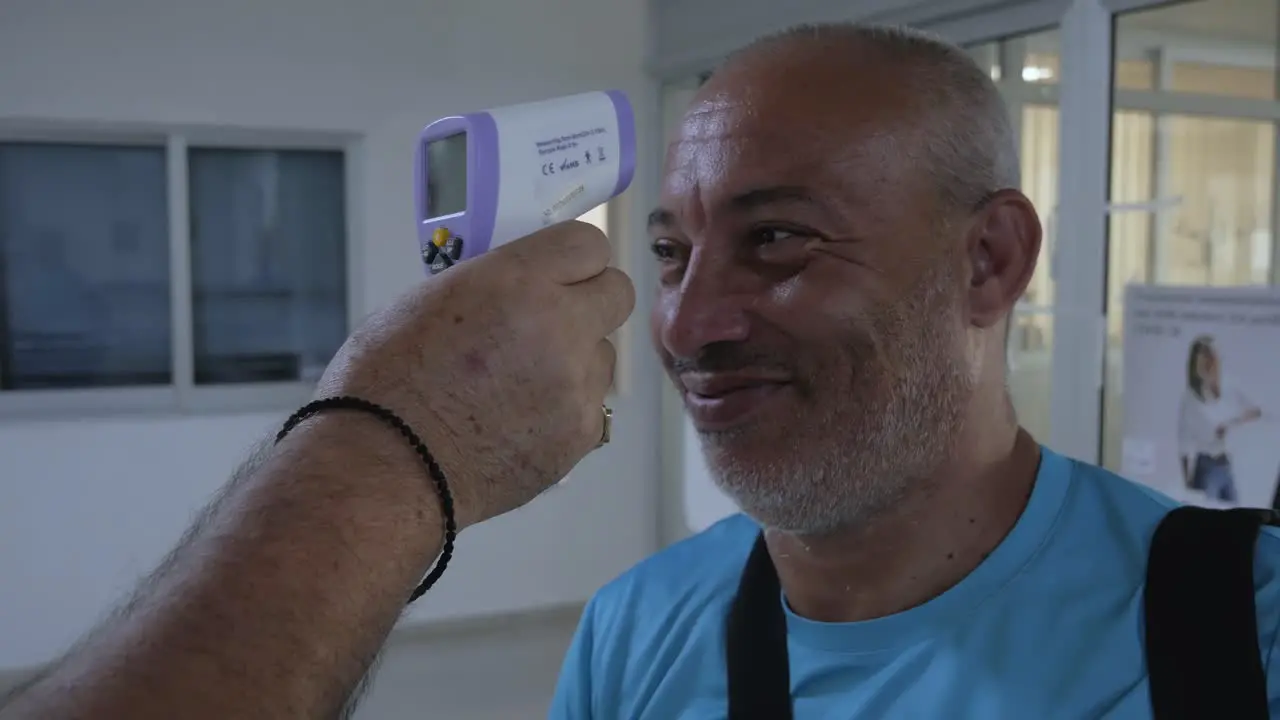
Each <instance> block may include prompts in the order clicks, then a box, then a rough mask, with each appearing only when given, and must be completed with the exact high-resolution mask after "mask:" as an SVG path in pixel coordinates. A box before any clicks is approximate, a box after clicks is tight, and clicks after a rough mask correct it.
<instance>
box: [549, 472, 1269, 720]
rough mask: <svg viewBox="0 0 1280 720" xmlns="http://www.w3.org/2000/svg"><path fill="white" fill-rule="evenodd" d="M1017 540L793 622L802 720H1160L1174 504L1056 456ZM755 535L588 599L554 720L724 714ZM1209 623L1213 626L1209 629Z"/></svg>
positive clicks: (734, 535)
mask: <svg viewBox="0 0 1280 720" xmlns="http://www.w3.org/2000/svg"><path fill="white" fill-rule="evenodd" d="M1042 452H1043V456H1042V460H1041V464H1040V470H1039V473H1038V474H1037V476H1036V483H1035V488H1034V490H1033V491H1032V493H1031V498H1030V500H1029V501H1028V504H1027V507H1026V510H1025V511H1024V512H1023V514H1022V517H1021V518H1020V519H1019V520H1018V522H1017V524H1016V525H1015V526H1014V528H1013V530H1012V531H1011V532H1010V533H1009V535H1008V537H1006V538H1005V540H1004V541H1003V542H1002V543H1001V544H1000V545H999V546H998V547H997V548H996V549H995V550H994V551H993V552H992V553H991V555H990V556H988V557H987V559H986V560H985V561H983V562H982V564H981V565H979V566H978V567H977V568H976V569H974V571H973V572H972V573H970V574H969V576H968V577H966V578H965V579H964V580H963V581H961V582H960V583H959V584H958V585H956V586H955V587H953V588H951V589H950V590H948V591H947V592H945V593H943V594H942V595H940V596H938V597H937V598H935V599H933V600H931V601H929V602H927V603H925V604H923V605H920V606H918V607H915V608H913V609H911V610H907V611H906V612H902V613H898V614H896V615H891V616H889V617H884V618H880V619H876V620H870V621H866V622H857V623H819V622H813V621H810V620H805V619H803V618H800V617H797V616H796V615H794V614H792V613H791V612H790V611H789V610H788V613H787V626H788V647H789V650H790V656H791V682H792V692H793V696H794V698H795V700H794V702H795V717H796V719H797V720H811V719H812V720H817V719H819V718H821V719H823V720H826V719H828V718H830V719H832V720H835V719H839V720H850V719H859V720H860V719H862V718H868V719H869V718H876V719H880V718H911V719H919V718H947V720H970V719H972V720H979V719H980V720H1001V719H1004V718H1008V719H1009V720H1027V719H1028V718H1036V719H1037V720H1050V719H1055V718H1069V719H1071V720H1077V719H1079V718H1116V719H1120V720H1128V719H1130V718H1150V717H1151V709H1150V699H1149V696H1148V689H1147V670H1146V664H1145V661H1144V659H1143V645H1142V634H1141V633H1142V590H1143V581H1144V576H1145V572H1146V565H1147V549H1148V546H1149V543H1150V541H1151V536H1152V533H1153V532H1154V531H1155V527H1156V525H1157V523H1159V521H1160V519H1161V518H1162V517H1163V516H1164V515H1165V513H1167V512H1168V511H1169V510H1170V509H1171V508H1173V507H1174V506H1175V503H1174V501H1172V500H1170V499H1168V498H1166V497H1164V496H1162V495H1160V494H1158V493H1156V492H1154V491H1151V490H1149V489H1147V488H1146V487H1144V486H1141V485H1138V484H1135V483H1132V482H1129V481H1127V480H1124V479H1122V478H1120V477H1117V476H1116V475H1113V474H1112V473H1109V472H1107V471H1106V470H1103V469H1101V468H1097V467H1094V466H1091V465H1086V464H1083V463H1079V462H1076V461H1073V460H1069V459H1067V458H1065V457H1063V456H1061V455H1057V454H1055V453H1053V452H1050V451H1048V450H1042ZM758 531H759V528H758V527H757V526H756V524H755V523H754V522H752V521H751V520H750V519H748V518H746V517H744V516H741V515H738V516H734V517H731V518H728V519H726V520H723V521H721V522H719V523H718V524H716V525H715V526H713V527H711V528H710V529H708V530H706V531H705V532H703V533H700V534H699V535H697V536H695V537H692V538H690V539H688V540H685V541H684V542H681V543H678V544H676V545H673V546H672V547H670V548H668V549H666V550H664V551H663V552H660V553H658V554H657V555H655V556H653V557H651V558H649V559H648V560H646V561H644V562H642V563H641V564H640V565H638V566H636V567H635V568H633V569H632V570H630V571H628V572H627V573H626V574H624V575H623V576H622V577H620V578H618V579H617V580H615V581H613V582H612V583H610V584H609V585H607V586H606V587H604V588H603V589H602V590H600V592H599V593H597V594H596V596H595V597H594V598H593V599H592V600H591V602H590V603H589V604H588V606H587V608H586V610H585V612H584V614H583V617H582V621H581V624H580V626H579V628H578V632H577V635H576V637H575V639H574V641H573V645H572V647H571V648H570V650H569V654H568V656H567V657H566V659H565V663H564V669H563V672H562V674H561V678H560V683H559V687H558V688H557V690H556V696H555V700H554V701H553V704H552V708H551V717H552V718H555V719H556V720H587V719H588V718H590V719H591V720H701V719H704V718H724V717H725V713H726V709H727V700H726V679H725V664H724V657H723V654H724V624H725V615H726V613H727V612H728V607H729V604H730V602H731V600H732V598H733V595H734V593H735V592H736V590H737V585H738V581H739V577H740V574H741V571H742V567H743V564H744V563H745V562H746V558H747V555H748V553H749V552H750V550H751V547H752V544H753V542H754V541H755V538H756V535H757V533H758ZM1278 570H1280V532H1277V531H1276V530H1275V529H1274V528H1267V529H1265V530H1264V531H1263V536H1262V538H1261V539H1260V540H1259V543H1258V550H1257V561H1256V563H1255V582H1256V585H1257V588H1258V591H1257V605H1258V628H1259V644H1260V647H1261V651H1262V653H1263V659H1264V661H1265V662H1266V665H1267V676H1268V685H1269V687H1270V695H1271V714H1272V717H1280V657H1277V658H1275V662H1272V655H1275V653H1274V651H1273V648H1274V646H1275V644H1276V629H1277V627H1276V626H1277V622H1280V573H1278V572H1277V571H1278ZM1214 621H1215V618H1205V622H1214Z"/></svg>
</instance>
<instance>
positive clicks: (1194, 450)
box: [1178, 335, 1262, 504]
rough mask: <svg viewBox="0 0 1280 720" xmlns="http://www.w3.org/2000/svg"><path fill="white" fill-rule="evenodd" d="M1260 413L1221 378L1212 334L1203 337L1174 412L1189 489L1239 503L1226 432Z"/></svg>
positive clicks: (1191, 359) (1196, 343)
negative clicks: (1185, 387)
mask: <svg viewBox="0 0 1280 720" xmlns="http://www.w3.org/2000/svg"><path fill="white" fill-rule="evenodd" d="M1260 417H1262V411H1261V410H1260V409H1259V408H1258V406H1257V405H1255V404H1253V403H1251V402H1249V400H1248V399H1246V398H1245V396H1244V395H1243V394H1242V393H1241V392H1240V391H1238V390H1236V389H1234V388H1233V387H1231V385H1230V384H1226V385H1224V383H1223V382H1222V362H1221V358H1220V357H1219V355H1218V351H1217V349H1216V348H1214V346H1213V338H1212V337H1211V336H1208V335H1201V336H1200V337H1197V338H1196V339H1195V340H1193V341H1192V343H1191V350H1190V352H1189V353H1188V356H1187V390H1186V393H1185V394H1184V395H1183V397H1182V406H1181V408H1180V409H1179V411H1178V447H1179V449H1180V454H1181V455H1182V474H1183V479H1184V480H1185V482H1186V484H1187V488H1189V489H1191V490H1195V491H1198V492H1202V493H1204V494H1205V495H1207V496H1208V497H1209V498H1211V499H1213V500H1219V501H1222V502H1226V503H1231V504H1235V503H1237V502H1238V499H1237V498H1238V493H1237V489H1236V479H1235V473H1234V472H1233V471H1232V467H1231V458H1230V457H1228V455H1227V444H1226V439H1227V433H1228V432H1229V431H1230V430H1231V429H1233V428H1235V427H1238V426H1240V425H1243V424H1245V423H1249V422H1253V421H1254V420H1257V419H1258V418H1260Z"/></svg>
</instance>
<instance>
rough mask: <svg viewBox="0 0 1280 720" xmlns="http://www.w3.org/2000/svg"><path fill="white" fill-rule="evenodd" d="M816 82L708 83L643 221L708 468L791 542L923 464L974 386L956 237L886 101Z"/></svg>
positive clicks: (842, 522) (892, 92)
mask: <svg viewBox="0 0 1280 720" xmlns="http://www.w3.org/2000/svg"><path fill="white" fill-rule="evenodd" d="M821 72H822V71H821V70H820V69H816V70H815V73H816V74H815V75H808V76H806V77H804V78H802V79H801V81H799V82H798V81H797V80H796V78H795V77H790V78H784V77H781V76H771V75H770V73H769V71H768V70H767V69H761V68H755V69H752V70H741V71H738V72H725V73H722V74H721V75H719V76H717V78H714V79H713V80H712V81H711V82H710V83H709V84H708V85H707V86H706V87H705V88H704V89H703V92H702V93H701V94H700V97H699V99H698V100H697V101H695V104H694V105H693V107H692V108H691V109H690V110H689V112H688V113H687V115H686V116H685V118H684V122H683V125H682V127H681V130H680V134H679V137H678V139H677V140H676V141H675V142H674V143H673V144H672V145H671V146H670V147H669V148H668V155H667V163H666V173H665V177H664V182H663V192H662V199H661V203H660V207H659V209H658V210H656V211H655V212H654V213H653V215H652V216H651V222H650V229H651V235H652V239H653V246H654V253H655V255H656V256H657V261H658V263H659V266H660V271H659V273H660V285H659V289H658V297H657V301H656V303H655V305H654V311H653V316H652V331H653V338H654V343H655V345H656V347H657V349H658V352H659V354H660V356H661V358H662V360H663V362H664V365H665V366H666V368H667V371H668V373H669V374H670V376H671V378H672V380H673V381H674V382H675V384H676V387H677V388H678V389H679V390H680V391H681V392H682V395H683V398H684V403H685V407H686V408H687V410H688V412H689V415H690V416H691V418H692V420H693V422H694V424H695V426H696V427H697V429H698V431H699V434H700V436H701V438H702V444H703V448H704V451H705V453H706V456H707V460H708V463H709V465H710V467H711V469H712V472H713V474H714V476H715V477H716V479H717V482H718V484H719V485H720V486H721V488H723V489H724V490H725V491H726V492H728V494H729V495H730V496H731V497H733V498H734V500H735V501H737V503H738V504H739V506H740V507H742V508H743V509H744V510H745V511H746V512H747V513H748V514H750V515H752V516H753V517H755V518H756V519H757V520H758V521H760V522H762V523H763V524H765V525H767V526H770V527H775V528H778V529H782V530H788V531H793V532H802V533H823V532H830V531H832V530H835V529H838V528H841V527H846V526H849V525H851V524H857V523H858V522H860V521H862V520H864V519H866V518H867V517H869V516H871V515H873V514H875V513H877V512H878V511H881V510H883V509H885V508H887V507H889V506H891V505H892V504H893V503H894V502H895V501H896V500H897V499H898V498H899V497H901V496H902V494H903V493H904V492H905V491H906V490H907V489H909V487H910V486H911V484H912V482H913V481H914V480H916V479H918V478H922V477H924V476H926V475H927V474H929V473H931V472H933V471H934V470H936V468H937V466H938V465H939V464H940V463H941V462H942V461H943V460H944V458H945V457H946V453H947V451H948V450H949V448H950V445H951V443H952V441H953V438H954V437H955V435H956V432H957V429H958V426H959V423H960V414H961V407H962V406H963V404H964V403H965V401H966V399H967V397H968V394H969V393H970V392H971V387H972V384H973V381H972V380H971V379H970V373H969V370H968V365H967V364H966V357H967V355H966V348H967V345H966V335H965V328H964V322H963V320H964V315H965V313H964V309H963V307H962V306H961V302H962V301H963V297H964V295H963V294H962V287H961V286H962V284H963V283H964V281H963V280H962V279H961V278H962V277H964V276H965V273H964V270H963V265H962V262H963V261H964V252H963V248H962V243H961V240H960V238H959V236H958V234H957V233H958V232H959V230H958V229H953V230H948V227H949V225H948V224H947V223H946V222H945V220H946V215H945V213H947V212H949V211H948V210H947V209H945V208H944V207H943V205H942V201H941V199H940V196H939V194H938V193H937V191H936V185H935V184H934V181H933V180H931V179H930V176H929V175H928V174H927V172H923V171H921V169H920V168H919V167H913V164H917V163H918V162H919V158H920V157H921V156H920V155H919V153H918V152H917V148H914V147H912V146H911V143H912V140H911V139H910V138H909V137H908V136H907V135H908V134H907V133H905V132H900V130H899V128H900V127H902V126H903V123H904V120H905V118H904V111H903V110H902V107H903V106H902V104H901V101H900V98H899V97H898V96H897V93H898V92H899V91H898V90H897V89H896V88H895V86H894V85H893V84H892V81H891V80H890V81H889V82H885V81H884V80H882V79H880V78H879V77H877V76H876V75H875V74H874V73H867V74H866V77H861V78H850V77H847V76H846V77H840V78H836V77H822V76H821ZM832 83H836V84H832ZM851 84H852V85H856V86H857V87H855V88H851V87H850V85H851ZM822 87H828V88H838V89H839V92H836V93H824V92H821V91H818V90H815V88H822ZM834 96H839V97H840V98H848V97H850V96H853V97H861V98H863V99H864V100H865V102H860V103H858V104H856V105H854V104H850V103H848V102H847V100H846V101H841V100H840V99H838V98H836V97H834ZM912 158H914V159H912Z"/></svg>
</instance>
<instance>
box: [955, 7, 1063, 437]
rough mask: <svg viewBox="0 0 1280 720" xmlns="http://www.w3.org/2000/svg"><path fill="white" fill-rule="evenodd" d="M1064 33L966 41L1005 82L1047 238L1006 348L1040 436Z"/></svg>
mask: <svg viewBox="0 0 1280 720" xmlns="http://www.w3.org/2000/svg"><path fill="white" fill-rule="evenodd" d="M1060 43H1061V36H1060V34H1059V32H1058V31H1057V30H1056V29H1054V30H1047V31H1039V32H1030V33H1026V34H1022V35H1016V36H1012V37H1006V38H1001V39H999V40H993V41H990V42H984V43H979V44H975V45H970V46H968V48H967V49H968V51H969V54H970V55H971V56H972V57H973V58H974V59H975V60H976V61H977V62H978V63H979V64H980V65H982V67H984V68H986V69H987V71H988V72H989V73H990V75H991V79H992V80H994V81H995V82H996V84H997V85H998V86H999V88H1000V93H1001V95H1002V96H1003V97H1004V100H1005V104H1006V105H1007V106H1008V109H1009V115H1010V119H1011V120H1012V123H1013V128H1014V132H1015V133H1017V135H1018V146H1019V155H1020V159H1021V165H1022V187H1021V190H1022V191H1023V193H1025V194H1026V196H1027V197H1028V198H1030V199H1031V201H1032V203H1034V204H1035V206H1036V209H1037V210H1038V211H1039V212H1040V220H1041V223H1042V224H1043V225H1044V242H1043V245H1042V247H1041V250H1040V260H1039V263H1038V264H1037V265H1036V271H1035V276H1034V277H1033V278H1032V279H1031V284H1030V285H1029V286H1028V287H1027V290H1026V293H1025V294H1024V295H1023V297H1022V299H1021V300H1020V301H1019V302H1018V305H1017V307H1016V308H1015V310H1014V316H1013V318H1012V320H1011V327H1010V331H1009V341H1008V344H1007V355H1008V364H1009V389H1010V392H1011V394H1012V395H1013V404H1014V408H1015V409H1016V410H1017V413H1018V420H1019V421H1020V422H1021V423H1022V425H1023V427H1025V428H1027V429H1028V430H1029V431H1030V432H1031V434H1032V435H1034V436H1035V437H1036V439H1038V440H1040V441H1041V442H1049V440H1050V437H1051V435H1052V427H1051V422H1050V398H1051V397H1052V391H1051V390H1052V382H1053V378H1052V372H1051V370H1052V365H1053V331H1054V277H1053V256H1054V251H1055V247H1056V234H1055V232H1054V231H1055V227H1054V226H1055V216H1056V213H1057V208H1058V173H1059V165H1058V142H1059V138H1058V117H1059V114H1058V101H1057V93H1056V87H1057V84H1058V79H1059V78H1060V77H1061V75H1062V69H1061V62H1060V56H1059V52H1058V48H1059V45H1060Z"/></svg>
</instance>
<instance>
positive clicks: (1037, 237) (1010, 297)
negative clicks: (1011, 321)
mask: <svg viewBox="0 0 1280 720" xmlns="http://www.w3.org/2000/svg"><path fill="white" fill-rule="evenodd" d="M1042 235H1043V231H1042V230H1041V227H1040V217H1039V216H1038V215H1037V214H1036V209H1035V206H1033V205H1032V204H1031V201H1030V200H1028V199H1027V197H1026V196H1025V195H1023V194H1022V193H1020V192H1018V191H1017V190H1001V191H999V192H997V193H995V194H993V195H992V196H991V197H990V198H988V199H987V201H986V202H985V203H984V204H983V205H982V207H981V208H980V209H979V210H978V211H977V212H976V213H975V215H974V223H973V225H972V227H971V229H970V231H969V237H968V238H967V240H968V243H967V244H968V252H969V263H970V270H971V274H970V280H969V321H970V322H971V323H972V324H973V325H975V326H977V327H982V328H989V327H993V326H995V325H996V324H997V323H999V322H1000V319H1001V318H1003V317H1005V316H1006V315H1008V314H1009V312H1010V311H1011V310H1012V309H1013V306H1014V304H1015V303H1017V302H1018V298H1020V297H1022V293H1023V292H1024V291H1025V290H1026V289H1027V284H1028V283H1030V282H1031V276H1032V275H1033V274H1034V273H1035V270H1036V260H1037V259H1038V258H1039V256H1040V241H1041V238H1042Z"/></svg>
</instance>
